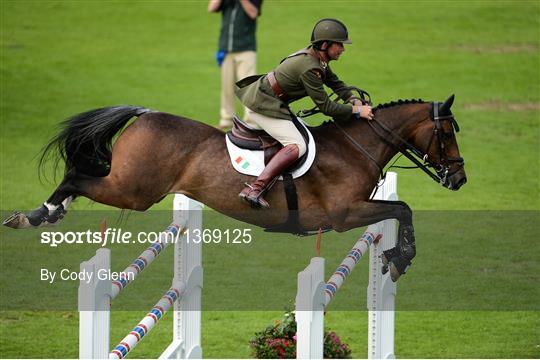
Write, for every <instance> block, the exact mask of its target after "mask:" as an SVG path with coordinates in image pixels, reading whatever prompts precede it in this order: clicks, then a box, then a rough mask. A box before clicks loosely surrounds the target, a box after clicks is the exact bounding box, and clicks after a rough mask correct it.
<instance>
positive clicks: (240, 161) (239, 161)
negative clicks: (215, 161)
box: [234, 156, 249, 169]
mask: <svg viewBox="0 0 540 360" xmlns="http://www.w3.org/2000/svg"><path fill="white" fill-rule="evenodd" d="M234 161H235V162H236V163H237V164H238V165H239V166H240V167H241V168H242V169H247V168H248V167H249V161H247V160H246V159H244V158H243V157H242V156H239V157H237V158H236V160H234Z"/></svg>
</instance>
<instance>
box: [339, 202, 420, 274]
mask: <svg viewBox="0 0 540 360" xmlns="http://www.w3.org/2000/svg"><path fill="white" fill-rule="evenodd" d="M387 219H396V220H397V221H398V222H399V230H398V237H397V243H396V246H395V247H393V248H391V249H388V250H386V251H384V252H383V255H382V261H383V268H382V272H383V274H385V273H386V272H388V271H390V277H391V278H392V281H394V282H396V281H397V280H398V279H399V278H400V276H401V275H403V274H405V273H406V272H407V270H408V268H409V267H410V265H411V261H412V259H413V258H414V257H415V256H416V239H415V236H414V226H413V222H412V210H411V208H410V207H409V206H408V205H407V204H406V203H404V202H403V201H385V200H371V201H363V202H358V203H355V204H354V206H351V207H350V208H349V211H348V212H347V215H346V216H345V217H344V218H343V221H342V222H340V223H338V224H337V226H335V227H334V228H335V229H336V230H337V231H347V230H350V229H354V228H358V227H362V226H366V225H371V224H374V223H377V222H379V221H383V220H387Z"/></svg>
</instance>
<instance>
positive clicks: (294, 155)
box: [238, 144, 300, 209]
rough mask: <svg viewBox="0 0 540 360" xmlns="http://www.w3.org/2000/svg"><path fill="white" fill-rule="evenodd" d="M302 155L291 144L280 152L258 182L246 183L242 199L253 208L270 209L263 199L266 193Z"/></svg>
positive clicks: (240, 195) (241, 194) (241, 195)
mask: <svg viewBox="0 0 540 360" xmlns="http://www.w3.org/2000/svg"><path fill="white" fill-rule="evenodd" d="M299 154H300V152H299V149H298V146H296V145H294V144H289V145H287V146H285V147H284V148H283V149H281V150H280V151H278V153H277V154H276V155H274V157H273V158H272V159H271V160H270V162H269V163H268V165H266V167H265V168H264V170H263V172H262V173H261V174H260V175H259V177H258V178H257V180H255V181H254V182H253V183H251V184H247V183H246V187H245V188H244V189H243V190H242V191H241V192H240V194H238V196H239V197H240V199H242V200H243V201H245V202H247V203H249V204H251V206H253V207H256V208H259V207H262V208H265V209H268V208H269V207H270V204H268V202H267V201H266V200H265V199H264V198H263V195H264V194H265V192H266V191H267V190H268V189H269V188H270V186H271V185H272V184H273V183H274V180H275V179H276V178H277V177H278V176H279V175H281V174H282V173H283V171H285V170H286V169H287V168H288V167H289V166H291V165H292V164H293V163H294V162H295V161H296V160H298V155H299Z"/></svg>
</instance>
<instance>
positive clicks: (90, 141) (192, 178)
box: [3, 95, 466, 281]
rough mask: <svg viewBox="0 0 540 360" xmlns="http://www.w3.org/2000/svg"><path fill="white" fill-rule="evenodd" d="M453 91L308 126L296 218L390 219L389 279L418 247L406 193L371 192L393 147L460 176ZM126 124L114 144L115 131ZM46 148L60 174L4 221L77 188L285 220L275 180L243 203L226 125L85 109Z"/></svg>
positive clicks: (20, 219)
mask: <svg viewBox="0 0 540 360" xmlns="http://www.w3.org/2000/svg"><path fill="white" fill-rule="evenodd" d="M453 100H454V96H453V95H452V96H451V97H449V98H448V100H446V102H444V103H440V102H424V101H421V100H405V101H402V100H400V101H398V102H392V103H389V104H383V105H379V106H377V107H376V108H374V110H373V113H374V115H375V119H374V120H372V121H367V120H364V119H362V120H357V119H354V118H351V120H349V121H345V122H332V121H330V122H326V123H323V124H322V125H320V126H318V127H313V128H310V131H311V132H312V135H313V138H314V139H315V143H316V148H317V156H316V158H315V162H314V164H313V166H312V167H311V169H310V170H309V171H308V173H307V174H306V175H304V176H302V177H301V178H298V179H296V180H295V184H296V188H297V193H298V222H299V223H298V225H299V227H300V228H301V229H304V230H305V231H310V232H311V231H317V230H318V229H327V230H330V229H331V230H335V231H338V232H343V231H347V230H350V229H354V228H359V227H363V226H366V225H369V224H373V223H376V222H378V221H382V220H385V219H390V218H392V219H397V220H398V222H399V236H398V240H397V243H396V247H395V248H393V249H390V250H387V251H385V253H384V255H383V261H384V264H385V267H384V268H383V272H386V271H388V270H390V271H391V275H392V279H393V280H394V281H396V280H397V279H398V278H399V276H400V275H402V274H404V273H405V271H406V270H407V268H408V267H409V265H410V264H411V260H412V258H413V257H414V256H415V253H416V245H415V238H414V228H413V223H412V211H411V209H410V208H409V206H408V205H407V204H406V203H405V202H403V201H379V200H372V199H371V198H370V195H371V194H372V192H373V189H374V188H375V187H376V185H377V183H378V180H379V178H380V177H381V174H382V169H383V168H384V166H385V165H386V164H387V163H388V162H389V161H390V160H391V159H392V158H393V157H394V155H396V154H397V153H398V152H401V153H403V154H405V155H406V156H407V157H409V158H410V159H411V160H413V161H414V162H415V163H416V164H417V165H418V166H420V167H421V168H422V170H424V171H425V172H426V173H428V175H430V176H431V177H432V178H433V179H435V180H436V181H438V182H440V183H441V184H442V185H443V186H444V187H446V188H448V189H451V190H458V189H459V188H460V187H461V186H462V185H463V184H465V182H466V175H465V170H464V162H463V159H462V158H461V157H460V153H459V150H458V144H457V141H456V137H455V132H457V131H458V130H459V127H458V124H457V122H456V120H455V119H454V116H453V115H452V112H451V110H450V107H451V106H452V103H453ZM133 117H137V119H136V120H135V121H133V122H132V123H131V124H130V125H128V126H127V127H125V125H126V124H127V123H128V121H129V120H130V119H131V118H133ZM124 127H125V129H124V130H123V131H122V132H121V134H120V135H119V136H118V138H117V140H116V141H115V142H114V146H113V144H112V142H113V137H115V136H116V135H117V133H119V132H120V131H121V130H122V129H123V128H124ZM49 153H56V154H57V155H59V159H60V158H61V159H63V161H64V162H65V170H66V172H65V177H64V179H63V180H62V182H61V183H60V185H59V186H58V187H57V189H56V190H55V191H54V193H53V194H52V195H51V197H50V198H49V199H48V200H47V201H46V203H44V205H43V206H42V207H40V208H39V209H36V210H34V211H32V212H30V213H28V214H23V213H20V212H15V213H14V214H13V215H11V216H10V217H8V218H7V219H6V220H5V221H4V223H3V224H4V225H6V226H9V227H12V228H16V229H20V228H28V227H38V226H42V225H49V224H53V223H57V222H59V221H60V220H61V219H62V218H63V217H64V214H65V213H66V210H67V207H68V206H69V203H70V202H71V200H73V199H74V198H75V197H77V196H84V197H87V198H89V199H91V200H94V201H97V202H99V203H102V204H107V205H111V206H114V207H117V208H121V209H132V210H138V211H145V210H147V209H148V208H150V207H151V206H152V205H153V204H155V203H157V202H159V201H160V200H161V199H162V198H163V197H165V196H166V195H167V194H170V193H181V194H185V195H187V196H188V197H190V198H192V199H195V200H197V201H200V202H202V203H204V204H206V205H207V206H209V207H211V208H213V209H215V210H217V211H218V212H220V213H223V214H225V215H227V216H230V217H233V218H235V219H237V220H241V221H244V222H247V223H249V224H253V225H256V226H260V227H264V228H271V227H274V226H277V225H280V224H283V223H284V222H285V221H286V220H287V219H288V216H289V210H288V207H287V202H286V199H285V196H284V195H283V184H282V183H281V182H277V184H276V185H275V186H274V188H273V189H272V191H270V192H269V194H267V196H268V197H267V199H268V200H269V202H270V203H271V204H272V208H271V209H270V210H255V209H251V208H250V207H249V206H248V205H246V204H244V203H243V202H241V201H240V200H239V199H238V195H237V194H238V192H239V190H240V189H241V188H242V186H243V183H244V182H247V181H250V180H251V179H250V177H249V176H247V175H242V174H239V173H237V172H236V171H235V170H234V169H233V167H232V165H231V163H230V159H229V155H228V152H227V148H226V144H225V136H224V133H223V132H222V131H220V130H218V129H215V128H213V127H211V126H209V125H206V124H203V123H201V122H197V121H194V120H190V119H187V118H184V117H179V116H175V115H172V114H167V113H163V112H156V111H151V110H149V109H146V108H144V107H140V106H115V107H107V108H101V109H96V110H91V111H88V112H85V113H81V114H78V115H75V116H73V117H72V118H70V119H67V120H66V121H65V122H63V130H61V132H60V133H59V134H58V135H56V136H55V137H54V138H53V139H52V140H51V141H50V142H49V143H48V145H47V146H46V147H45V148H44V150H43V154H42V158H41V159H42V161H43V159H44V158H45V157H46V156H47V154H49ZM419 159H421V160H419ZM42 161H41V162H40V167H41V165H42Z"/></svg>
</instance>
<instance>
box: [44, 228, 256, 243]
mask: <svg viewBox="0 0 540 360" xmlns="http://www.w3.org/2000/svg"><path fill="white" fill-rule="evenodd" d="M251 230H252V229H250V228H247V229H225V230H222V229H203V230H201V229H194V230H192V231H189V230H186V231H185V232H182V231H179V230H178V227H176V226H170V227H169V228H168V229H167V230H166V231H162V232H155V231H150V232H138V233H136V234H134V233H132V232H130V231H125V230H122V229H121V228H107V229H106V230H104V231H101V232H98V231H91V230H87V231H68V232H60V231H44V232H42V233H41V239H40V242H41V243H42V244H45V245H49V246H50V247H58V245H61V244H69V245H72V244H101V246H102V247H104V246H107V245H108V244H154V243H176V242H177V241H186V242H187V243H194V244H199V243H204V244H249V243H251V241H252V240H253V236H252V234H251ZM183 236H185V238H183Z"/></svg>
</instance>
